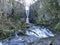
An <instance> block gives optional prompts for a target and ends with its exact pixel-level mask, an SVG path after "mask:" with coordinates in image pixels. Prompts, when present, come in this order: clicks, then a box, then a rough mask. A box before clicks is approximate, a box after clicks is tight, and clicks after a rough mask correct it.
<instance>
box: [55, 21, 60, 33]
mask: <svg viewBox="0 0 60 45" xmlns="http://www.w3.org/2000/svg"><path fill="white" fill-rule="evenodd" d="M55 29H56V31H58V32H60V22H59V23H58V24H57V25H56V27H55Z"/></svg>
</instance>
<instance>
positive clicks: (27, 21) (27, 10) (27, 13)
mask: <svg viewBox="0 0 60 45" xmlns="http://www.w3.org/2000/svg"><path fill="white" fill-rule="evenodd" d="M25 9H26V16H27V18H26V23H29V6H26V8H25Z"/></svg>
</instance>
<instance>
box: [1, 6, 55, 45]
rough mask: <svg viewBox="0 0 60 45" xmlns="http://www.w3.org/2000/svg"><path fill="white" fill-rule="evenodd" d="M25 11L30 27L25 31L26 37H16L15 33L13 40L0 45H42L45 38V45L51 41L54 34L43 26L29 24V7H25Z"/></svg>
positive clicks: (7, 40)
mask: <svg viewBox="0 0 60 45" xmlns="http://www.w3.org/2000/svg"><path fill="white" fill-rule="evenodd" d="M25 9H26V17H27V18H26V23H27V24H29V25H30V28H29V29H27V30H26V31H25V34H26V36H18V35H17V32H16V33H15V37H14V38H12V37H11V38H12V39H9V38H8V39H5V40H2V41H0V45H43V43H40V42H43V39H45V38H47V42H44V43H46V44H48V40H52V39H53V37H54V34H53V33H52V32H51V31H50V30H49V29H47V28H45V27H44V26H42V27H39V26H35V25H32V24H31V23H30V22H29V6H26V7H25ZM49 37H51V38H49ZM48 38H49V39H48ZM38 42H39V43H38Z"/></svg>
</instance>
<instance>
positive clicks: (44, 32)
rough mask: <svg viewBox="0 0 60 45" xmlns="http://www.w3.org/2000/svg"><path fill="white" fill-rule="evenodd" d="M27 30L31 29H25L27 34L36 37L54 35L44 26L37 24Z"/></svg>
mask: <svg viewBox="0 0 60 45" xmlns="http://www.w3.org/2000/svg"><path fill="white" fill-rule="evenodd" d="M29 30H31V31H26V34H27V35H35V36H36V37H39V38H45V37H49V36H54V34H53V33H52V32H51V31H49V29H46V28H39V27H37V26H33V27H31V28H29Z"/></svg>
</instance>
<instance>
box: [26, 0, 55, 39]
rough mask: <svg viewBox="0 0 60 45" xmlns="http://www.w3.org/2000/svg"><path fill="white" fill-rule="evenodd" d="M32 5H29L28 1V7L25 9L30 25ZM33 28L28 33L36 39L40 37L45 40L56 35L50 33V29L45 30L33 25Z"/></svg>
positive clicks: (27, 21)
mask: <svg viewBox="0 0 60 45" xmlns="http://www.w3.org/2000/svg"><path fill="white" fill-rule="evenodd" d="M30 3H31V2H29V3H28V0H27V1H26V5H25V6H26V7H25V9H26V16H27V18H26V23H28V24H31V23H29V8H30ZM32 4H33V3H32ZM31 26H32V27H30V28H29V29H28V30H31V32H30V31H26V34H27V35H35V36H36V37H40V38H45V37H48V36H54V34H53V33H52V32H51V31H49V30H48V29H46V28H44V29H43V28H40V27H38V26H34V25H31Z"/></svg>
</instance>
